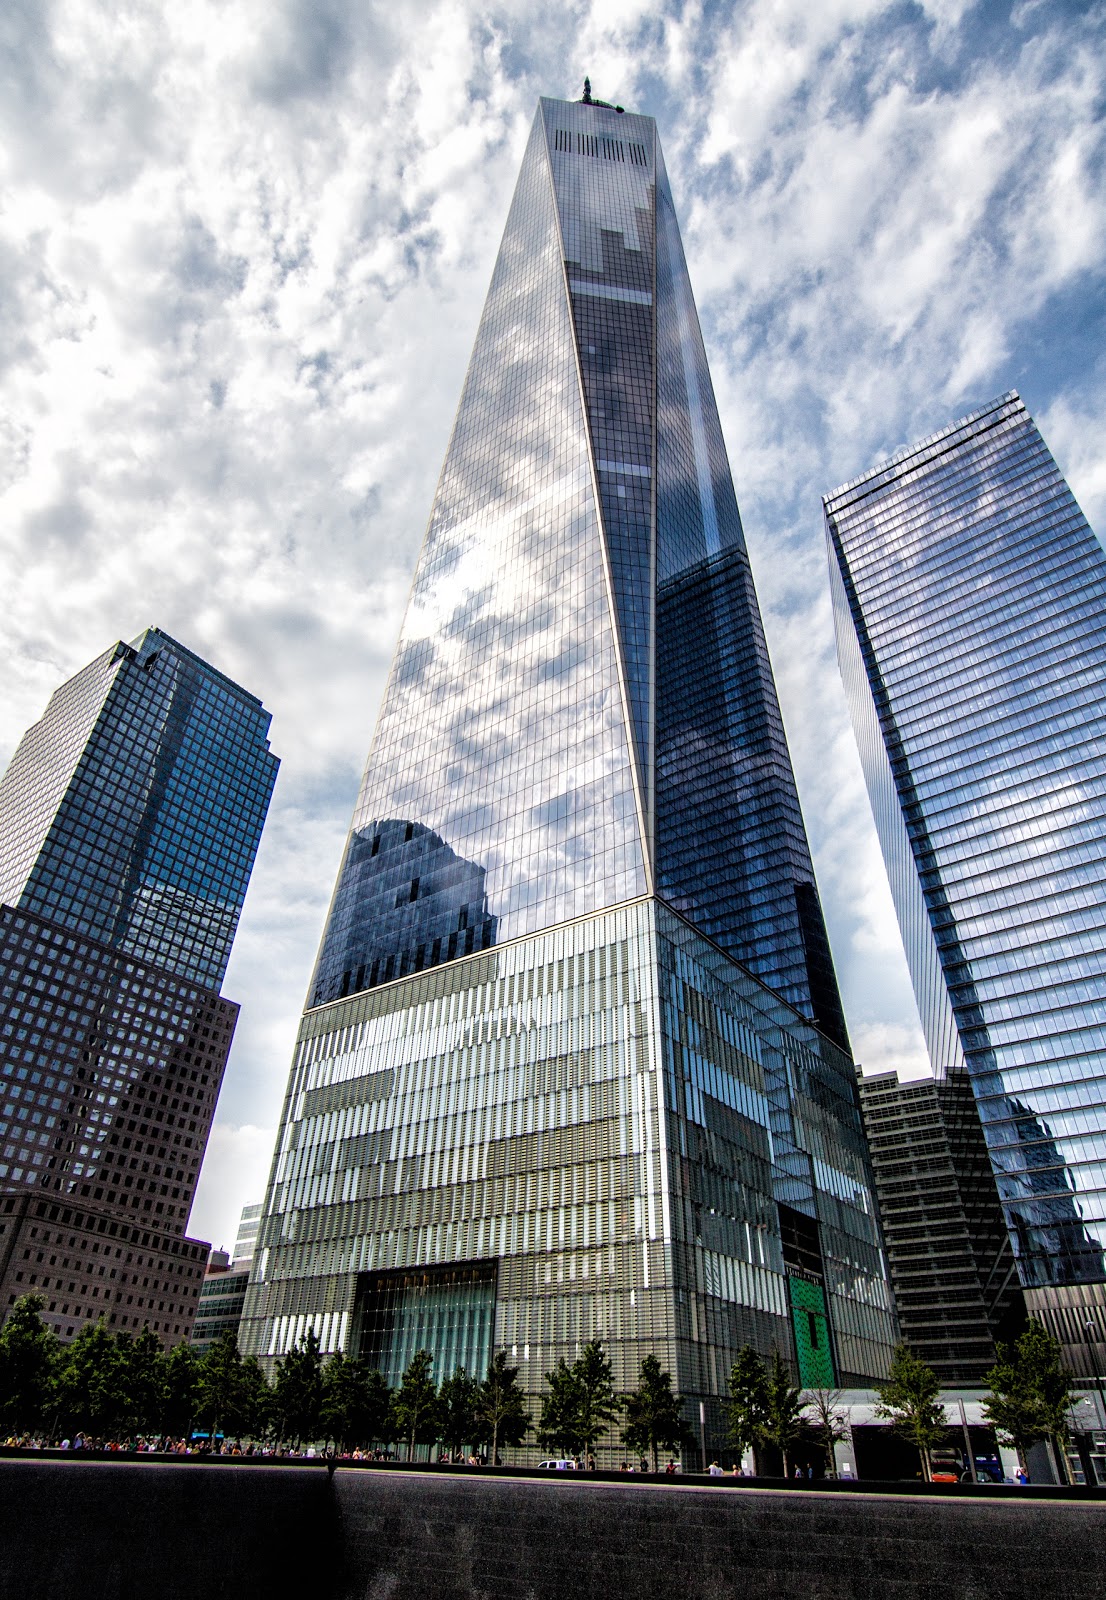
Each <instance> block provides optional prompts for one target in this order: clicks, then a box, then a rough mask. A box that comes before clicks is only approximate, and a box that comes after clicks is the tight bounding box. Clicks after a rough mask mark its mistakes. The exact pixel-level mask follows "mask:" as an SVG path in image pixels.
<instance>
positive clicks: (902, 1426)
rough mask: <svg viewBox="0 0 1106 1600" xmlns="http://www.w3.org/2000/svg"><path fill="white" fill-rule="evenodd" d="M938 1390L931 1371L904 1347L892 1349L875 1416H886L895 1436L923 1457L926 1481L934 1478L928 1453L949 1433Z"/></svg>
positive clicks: (935, 1375)
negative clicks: (886, 1376) (889, 1369)
mask: <svg viewBox="0 0 1106 1600" xmlns="http://www.w3.org/2000/svg"><path fill="white" fill-rule="evenodd" d="M940 1389H941V1384H940V1381H939V1379H938V1377H937V1374H936V1373H935V1372H934V1370H933V1368H932V1367H930V1366H927V1365H926V1363H925V1362H924V1361H923V1360H922V1359H921V1358H920V1357H919V1356H916V1355H915V1354H914V1352H913V1351H912V1350H911V1349H910V1347H909V1345H905V1344H900V1345H896V1346H895V1353H894V1355H893V1356H892V1357H891V1372H890V1376H889V1377H888V1379H887V1382H886V1383H883V1384H880V1385H878V1387H877V1389H876V1393H877V1395H878V1396H879V1404H878V1405H877V1406H876V1415H877V1416H880V1417H887V1418H888V1420H889V1421H890V1423H891V1426H892V1427H893V1428H894V1429H895V1431H896V1433H900V1434H902V1436H903V1438H904V1439H909V1440H910V1443H911V1444H912V1445H913V1446H914V1447H915V1449H916V1450H917V1452H918V1454H919V1455H920V1456H921V1458H922V1472H923V1475H924V1476H925V1478H926V1481H927V1482H928V1481H929V1479H930V1478H931V1477H932V1475H933V1474H932V1463H931V1460H930V1452H931V1451H932V1450H933V1449H934V1447H935V1446H936V1445H939V1444H940V1443H941V1441H942V1440H943V1439H944V1438H945V1437H946V1436H947V1434H948V1431H949V1420H948V1413H947V1412H946V1411H945V1408H944V1406H943V1405H942V1404H941V1403H940V1401H939V1400H938V1398H937V1396H938V1394H939V1393H940Z"/></svg>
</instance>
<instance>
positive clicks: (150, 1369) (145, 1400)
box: [115, 1327, 166, 1434]
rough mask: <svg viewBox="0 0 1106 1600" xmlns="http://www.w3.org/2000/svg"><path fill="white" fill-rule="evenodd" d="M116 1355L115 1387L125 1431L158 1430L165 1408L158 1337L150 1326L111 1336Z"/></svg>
mask: <svg viewBox="0 0 1106 1600" xmlns="http://www.w3.org/2000/svg"><path fill="white" fill-rule="evenodd" d="M115 1339H116V1348H117V1352H118V1358H119V1374H118V1379H119V1388H120V1391H121V1397H122V1403H123V1416H124V1431H125V1432H127V1433H143V1434H147V1433H159V1432H160V1431H161V1423H162V1416H163V1414H164V1411H165V1365H166V1358H165V1354H164V1352H163V1351H162V1348H161V1340H160V1339H159V1338H158V1336H157V1334H156V1333H155V1332H154V1331H153V1329H152V1328H150V1327H145V1328H143V1330H142V1332H141V1333H140V1334H139V1335H138V1336H137V1338H135V1337H133V1336H132V1335H131V1334H129V1333H118V1334H116V1336H115Z"/></svg>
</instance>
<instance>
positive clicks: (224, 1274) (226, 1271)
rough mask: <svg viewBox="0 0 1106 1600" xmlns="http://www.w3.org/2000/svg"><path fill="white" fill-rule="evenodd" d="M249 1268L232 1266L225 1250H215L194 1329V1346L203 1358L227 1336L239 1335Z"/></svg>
mask: <svg viewBox="0 0 1106 1600" xmlns="http://www.w3.org/2000/svg"><path fill="white" fill-rule="evenodd" d="M249 1281H250V1269H249V1265H248V1264H247V1265H245V1266H242V1265H241V1264H240V1263H239V1262H237V1261H235V1262H233V1263H232V1262H231V1259H230V1257H229V1256H228V1255H227V1252H226V1251H225V1250H213V1251H212V1252H211V1257H210V1259H209V1260H208V1263H207V1271H206V1272H205V1273H204V1281H203V1285H202V1287H201V1289H200V1305H199V1310H198V1311H197V1312H196V1321H195V1324H194V1326H193V1328H192V1340H191V1342H192V1344H193V1345H194V1346H195V1348H196V1349H197V1350H198V1351H199V1352H200V1353H201V1354H202V1353H203V1352H204V1351H205V1350H206V1349H208V1347H209V1346H210V1345H213V1344H214V1343H215V1341H216V1340H217V1339H219V1338H221V1336H222V1335H223V1334H224V1333H228V1332H230V1333H233V1334H234V1335H235V1336H236V1337H237V1334H238V1324H239V1322H240V1321H241V1319H242V1307H243V1305H244V1304H245V1300H246V1285H247V1284H248V1283H249Z"/></svg>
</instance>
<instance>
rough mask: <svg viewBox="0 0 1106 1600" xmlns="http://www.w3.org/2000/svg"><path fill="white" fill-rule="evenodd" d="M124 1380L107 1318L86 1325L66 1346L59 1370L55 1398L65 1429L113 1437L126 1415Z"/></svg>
mask: <svg viewBox="0 0 1106 1600" xmlns="http://www.w3.org/2000/svg"><path fill="white" fill-rule="evenodd" d="M122 1378H123V1362H122V1360H121V1353H120V1349H119V1346H118V1344H117V1343H116V1341H115V1339H113V1338H112V1336H111V1334H110V1333H109V1332H108V1330H107V1327H106V1325H105V1323H104V1319H103V1317H101V1318H100V1319H99V1320H98V1321H97V1322H86V1323H85V1325H84V1327H83V1328H81V1330H80V1332H79V1333H78V1334H77V1337H76V1338H75V1339H71V1340H70V1342H69V1343H68V1344H67V1345H64V1346H63V1348H62V1352H61V1358H60V1360H59V1361H58V1364H57V1367H56V1369H55V1382H54V1397H53V1398H54V1405H55V1407H56V1416H57V1419H58V1420H59V1421H60V1423H61V1425H62V1427H63V1429H64V1430H65V1431H66V1432H68V1433H71V1434H72V1433H76V1432H78V1431H79V1432H82V1433H89V1434H93V1435H95V1436H97V1437H99V1438H106V1437H108V1436H110V1434H111V1433H112V1432H113V1431H114V1429H115V1427H116V1425H117V1423H118V1422H119V1421H120V1420H121V1418H122V1417H123V1415H124V1414H125V1411H126V1406H125V1402H124V1396H123V1392H122Z"/></svg>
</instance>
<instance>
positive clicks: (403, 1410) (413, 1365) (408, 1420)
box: [392, 1350, 440, 1461]
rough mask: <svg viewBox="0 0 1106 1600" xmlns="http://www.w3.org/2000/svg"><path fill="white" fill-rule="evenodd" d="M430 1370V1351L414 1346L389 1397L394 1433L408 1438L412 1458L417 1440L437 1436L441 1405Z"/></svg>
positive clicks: (429, 1440) (424, 1441) (431, 1440)
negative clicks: (406, 1366)
mask: <svg viewBox="0 0 1106 1600" xmlns="http://www.w3.org/2000/svg"><path fill="white" fill-rule="evenodd" d="M433 1373H434V1358H433V1356H432V1355H431V1354H430V1351H429V1350H416V1351H415V1353H414V1355H413V1356H412V1357H411V1362H410V1365H409V1366H408V1368H407V1371H406V1372H405V1373H404V1374H403V1381H402V1382H401V1384H400V1386H399V1388H398V1389H397V1390H396V1391H395V1394H394V1395H393V1397H392V1417H393V1421H394V1425H395V1428H396V1432H397V1434H398V1435H399V1437H400V1438H402V1439H406V1440H407V1459H408V1461H413V1460H414V1458H415V1445H416V1444H433V1443H434V1442H435V1440H436V1439H437V1438H438V1437H439V1427H440V1407H439V1402H438V1390H437V1386H436V1385H435V1383H434V1376H433Z"/></svg>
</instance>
